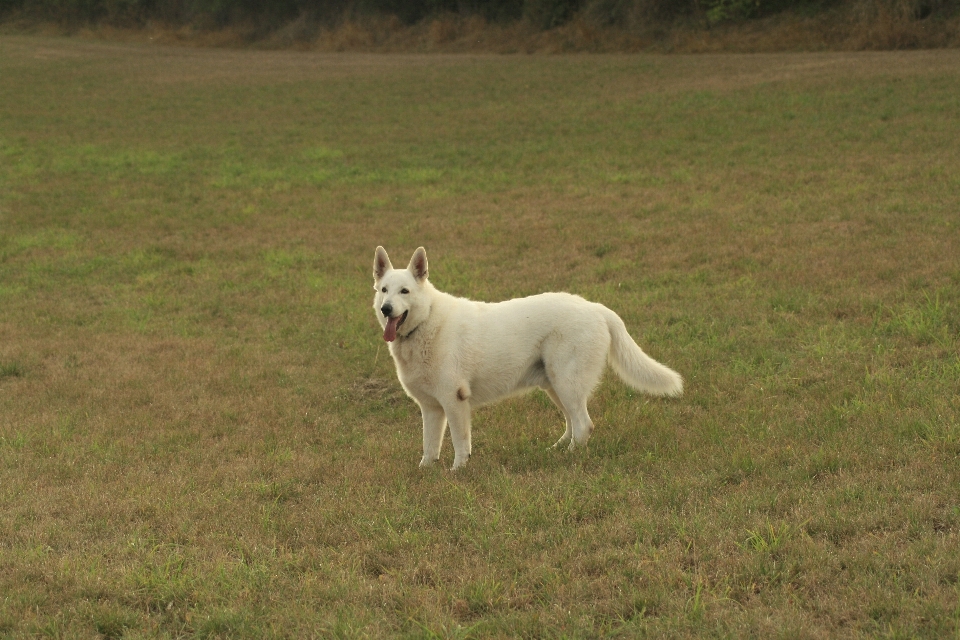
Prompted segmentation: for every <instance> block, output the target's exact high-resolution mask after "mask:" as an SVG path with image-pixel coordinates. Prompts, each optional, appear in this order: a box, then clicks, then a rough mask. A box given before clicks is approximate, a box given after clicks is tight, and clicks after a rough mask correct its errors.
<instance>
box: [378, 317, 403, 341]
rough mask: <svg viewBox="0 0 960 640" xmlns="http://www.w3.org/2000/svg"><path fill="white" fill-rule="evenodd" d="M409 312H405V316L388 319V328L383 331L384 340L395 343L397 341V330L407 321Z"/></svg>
mask: <svg viewBox="0 0 960 640" xmlns="http://www.w3.org/2000/svg"><path fill="white" fill-rule="evenodd" d="M408 313H410V312H409V311H404V312H403V315H401V316H397V317H396V318H387V326H386V327H384V329H383V339H384V340H386V341H387V342H393V341H394V340H396V339H397V329H399V328H400V325H402V324H403V323H404V321H405V320H406V319H407V314H408Z"/></svg>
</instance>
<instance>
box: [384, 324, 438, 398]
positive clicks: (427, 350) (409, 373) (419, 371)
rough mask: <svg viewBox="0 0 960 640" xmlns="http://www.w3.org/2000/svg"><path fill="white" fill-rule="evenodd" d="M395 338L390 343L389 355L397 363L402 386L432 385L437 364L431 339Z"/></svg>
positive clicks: (433, 384) (420, 337) (436, 371)
mask: <svg viewBox="0 0 960 640" xmlns="http://www.w3.org/2000/svg"><path fill="white" fill-rule="evenodd" d="M424 337H425V336H418V338H419V339H412V338H411V339H404V340H397V341H396V342H393V343H391V345H390V355H392V356H393V360H394V362H395V363H396V365H397V375H398V376H399V378H400V382H402V383H403V384H404V386H406V387H408V388H410V387H420V386H424V387H433V386H435V383H436V380H435V378H436V376H437V374H438V365H437V362H436V357H435V350H434V348H433V341H431V340H425V339H423V338H424Z"/></svg>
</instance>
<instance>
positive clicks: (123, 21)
mask: <svg viewBox="0 0 960 640" xmlns="http://www.w3.org/2000/svg"><path fill="white" fill-rule="evenodd" d="M843 5H846V6H854V5H864V6H868V7H869V8H870V10H873V11H880V12H886V13H892V14H896V15H898V16H902V17H904V18H906V19H914V20H926V19H928V18H934V19H937V18H941V19H942V18H947V17H950V16H953V15H955V14H956V13H957V10H958V7H960V2H958V0H0V16H4V15H6V16H10V15H15V16H19V17H26V18H32V19H39V20H52V21H57V22H61V23H67V24H77V23H101V24H109V25H113V26H121V27H130V26H143V25H145V24H147V23H148V22H150V21H160V22H163V23H166V24H173V25H194V26H199V27H202V28H223V27H226V26H230V25H235V24H238V23H243V24H249V23H257V24H258V25H259V26H260V28H261V29H266V30H269V29H275V28H278V27H279V26H281V25H283V24H285V23H288V22H290V21H293V20H297V19H300V20H308V21H314V22H317V23H321V24H327V25H330V24H336V23H338V22H341V21H343V20H345V19H357V18H362V17H373V16H393V17H396V18H397V19H399V20H400V21H401V22H402V23H403V24H407V25H411V24H415V23H417V22H420V21H423V20H426V19H431V18H435V17H437V16H441V15H450V14H453V15H459V16H461V17H470V16H478V17H482V18H483V19H484V20H487V21H492V22H498V23H504V22H515V21H518V20H524V21H526V22H527V23H529V24H531V25H533V26H534V27H535V28H538V29H542V30H547V29H552V28H555V27H558V26H561V25H563V24H566V23H568V22H569V21H570V20H571V19H573V18H574V17H575V16H582V17H584V18H585V19H586V20H587V21H588V22H592V23H594V24H596V25H615V26H620V27H628V26H630V25H635V24H637V23H646V24H650V23H662V24H670V23H675V22H677V21H681V22H686V23H693V24H700V25H702V26H705V27H710V26H712V25H717V24H721V23H725V22H731V21H743V20H750V19H756V18H764V17H768V16H771V15H776V14H779V13H781V12H784V11H792V12H795V13H800V14H814V13H817V12H823V11H825V10H829V9H832V8H835V7H838V6H843Z"/></svg>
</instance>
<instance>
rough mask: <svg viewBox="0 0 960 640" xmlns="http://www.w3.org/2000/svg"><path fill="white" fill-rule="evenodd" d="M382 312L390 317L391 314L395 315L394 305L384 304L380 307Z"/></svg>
mask: <svg viewBox="0 0 960 640" xmlns="http://www.w3.org/2000/svg"><path fill="white" fill-rule="evenodd" d="M380 313H382V314H383V315H384V316H386V317H387V318H389V317H390V316H391V315H393V306H392V305H389V304H385V305H383V306H382V307H380Z"/></svg>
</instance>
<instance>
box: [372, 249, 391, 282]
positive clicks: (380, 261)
mask: <svg viewBox="0 0 960 640" xmlns="http://www.w3.org/2000/svg"><path fill="white" fill-rule="evenodd" d="M390 269H393V265H392V264H390V256H388V255H387V252H386V250H385V249H384V248H383V247H377V252H376V254H374V256H373V279H374V280H379V279H380V278H382V277H383V274H385V273H386V272H387V271H389V270H390Z"/></svg>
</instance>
